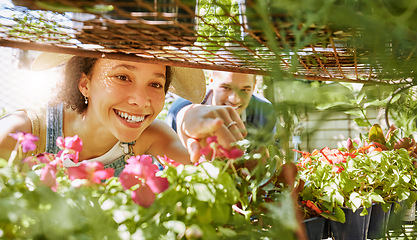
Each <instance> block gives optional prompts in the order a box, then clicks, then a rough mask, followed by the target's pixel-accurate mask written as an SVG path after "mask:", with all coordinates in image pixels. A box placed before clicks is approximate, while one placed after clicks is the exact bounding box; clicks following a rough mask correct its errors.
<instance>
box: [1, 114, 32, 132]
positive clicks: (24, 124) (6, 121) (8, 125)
mask: <svg viewBox="0 0 417 240" xmlns="http://www.w3.org/2000/svg"><path fill="white" fill-rule="evenodd" d="M0 131H1V132H2V133H5V132H9V133H10V132H17V131H20V132H32V123H31V120H30V118H29V115H28V113H27V112H26V111H24V110H19V111H16V112H13V113H10V114H7V115H5V116H3V117H2V118H0Z"/></svg>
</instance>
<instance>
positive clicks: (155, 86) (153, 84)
mask: <svg viewBox="0 0 417 240" xmlns="http://www.w3.org/2000/svg"><path fill="white" fill-rule="evenodd" d="M151 87H154V88H163V87H164V86H163V85H162V84H160V83H151Z"/></svg>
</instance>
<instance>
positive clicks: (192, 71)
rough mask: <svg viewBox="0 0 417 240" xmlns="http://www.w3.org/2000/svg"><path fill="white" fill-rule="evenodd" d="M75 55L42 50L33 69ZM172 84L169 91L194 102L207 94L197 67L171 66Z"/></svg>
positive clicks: (56, 62) (64, 60) (59, 61)
mask: <svg viewBox="0 0 417 240" xmlns="http://www.w3.org/2000/svg"><path fill="white" fill-rule="evenodd" d="M74 56H75V55H71V54H63V53H50V52H42V53H41V54H40V55H39V56H38V57H37V58H36V59H35V61H34V62H33V63H32V70H34V71H43V70H47V69H50V68H54V67H57V66H59V65H61V64H63V63H65V62H67V61H68V60H70V59H71V58H72V57H74ZM169 69H170V71H171V72H170V73H171V74H170V77H171V85H170V86H169V91H170V92H172V93H174V94H176V95H178V96H180V97H182V98H185V99H187V100H189V101H191V102H192V103H201V102H202V101H203V99H204V96H205V94H206V80H205V78H204V72H203V70H201V69H196V68H183V67H173V66H170V67H169Z"/></svg>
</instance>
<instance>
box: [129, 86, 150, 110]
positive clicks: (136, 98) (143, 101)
mask: <svg viewBox="0 0 417 240" xmlns="http://www.w3.org/2000/svg"><path fill="white" fill-rule="evenodd" d="M127 101H128V103H129V104H132V105H138V106H141V107H147V106H150V105H151V98H150V96H149V94H148V92H147V91H146V90H145V89H143V88H131V89H130V90H129V93H128V99H127Z"/></svg>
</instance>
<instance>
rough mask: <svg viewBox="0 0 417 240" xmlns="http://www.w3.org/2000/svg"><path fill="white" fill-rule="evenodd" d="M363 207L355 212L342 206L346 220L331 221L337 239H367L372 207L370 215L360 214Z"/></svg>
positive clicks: (369, 211) (334, 236) (333, 233)
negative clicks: (342, 221)
mask: <svg viewBox="0 0 417 240" xmlns="http://www.w3.org/2000/svg"><path fill="white" fill-rule="evenodd" d="M362 209H363V208H359V209H357V210H356V211H355V212H353V211H352V209H350V208H342V210H343V212H344V213H345V217H346V222H344V223H341V222H336V221H330V227H331V232H332V235H333V239H335V240H352V239H355V240H366V239H367V236H368V227H369V220H370V214H371V212H372V208H371V207H370V208H368V209H367V210H368V215H365V216H360V214H361V212H362Z"/></svg>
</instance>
